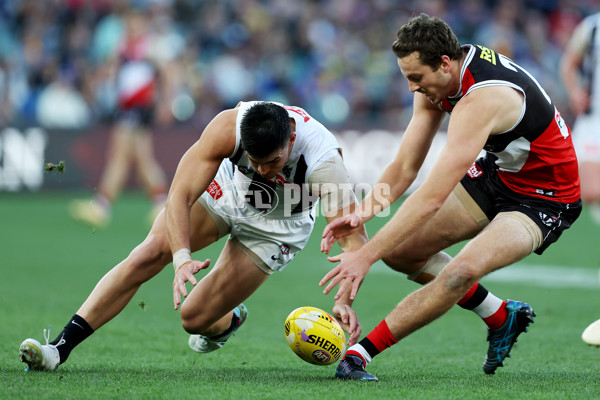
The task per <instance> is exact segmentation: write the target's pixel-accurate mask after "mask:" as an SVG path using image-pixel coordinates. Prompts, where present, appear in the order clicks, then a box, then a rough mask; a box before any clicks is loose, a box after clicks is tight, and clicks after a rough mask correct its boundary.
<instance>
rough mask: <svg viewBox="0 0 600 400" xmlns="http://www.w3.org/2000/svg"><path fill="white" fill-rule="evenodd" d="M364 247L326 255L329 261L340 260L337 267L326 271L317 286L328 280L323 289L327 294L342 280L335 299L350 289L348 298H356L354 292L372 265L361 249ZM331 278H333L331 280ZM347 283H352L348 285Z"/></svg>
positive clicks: (356, 291)
mask: <svg viewBox="0 0 600 400" xmlns="http://www.w3.org/2000/svg"><path fill="white" fill-rule="evenodd" d="M363 249H364V248H361V249H360V250H356V251H350V252H346V253H342V254H338V255H337V256H334V257H327V260H329V261H331V262H340V261H341V262H340V263H339V264H338V265H337V267H335V268H333V269H332V270H331V271H329V272H328V273H327V275H325V276H324V277H323V279H321V281H320V282H319V286H324V285H325V284H326V283H327V282H328V281H330V280H331V282H329V284H328V285H327V287H326V288H325V289H324V290H323V294H328V293H329V292H330V291H331V290H332V289H333V288H334V287H335V286H336V285H337V284H338V283H340V282H341V281H342V280H343V281H344V283H342V284H341V285H340V287H339V289H338V291H337V293H336V295H335V299H336V300H339V299H340V298H341V297H342V294H344V293H345V292H346V290H348V289H350V300H354V299H355V298H356V293H358V289H359V288H360V285H361V283H362V281H363V280H364V279H365V276H366V275H367V273H368V272H369V269H370V268H371V265H373V262H374V261H370V260H369V259H368V258H367V257H366V255H365V252H364V251H362V250H363ZM332 278H333V280H332ZM348 285H352V286H351V287H348Z"/></svg>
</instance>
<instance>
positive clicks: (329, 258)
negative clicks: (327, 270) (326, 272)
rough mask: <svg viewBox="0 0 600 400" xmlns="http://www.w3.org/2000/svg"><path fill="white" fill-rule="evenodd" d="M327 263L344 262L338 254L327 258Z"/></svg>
mask: <svg viewBox="0 0 600 400" xmlns="http://www.w3.org/2000/svg"><path fill="white" fill-rule="evenodd" d="M327 261H329V262H332V263H334V262H338V261H342V255H341V254H338V255H337V256H329V257H327Z"/></svg>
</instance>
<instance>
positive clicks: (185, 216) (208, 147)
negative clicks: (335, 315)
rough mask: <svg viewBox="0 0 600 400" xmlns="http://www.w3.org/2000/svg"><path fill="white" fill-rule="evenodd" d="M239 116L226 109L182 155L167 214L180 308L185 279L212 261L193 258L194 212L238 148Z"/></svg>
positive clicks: (176, 299)
mask: <svg viewBox="0 0 600 400" xmlns="http://www.w3.org/2000/svg"><path fill="white" fill-rule="evenodd" d="M236 116H237V110H227V111H223V112H221V113H220V114H219V115H217V116H216V117H215V118H214V119H213V120H212V121H211V122H210V123H209V124H208V126H207V127H206V129H204V132H203V133H202V136H201V137H200V139H199V140H198V141H197V142H196V143H194V144H193V145H192V146H191V147H190V148H189V149H188V151H187V152H186V153H185V154H184V155H183V157H182V158H181V161H180V162H179V165H178V166H177V171H176V172H175V177H174V178H173V183H172V184H171V188H170V189H169V195H168V197H167V202H166V206H165V216H166V229H167V236H168V238H169V245H170V247H171V251H172V253H173V265H174V267H175V271H176V273H175V278H174V280H173V303H174V306H175V309H178V308H179V304H180V296H181V295H183V296H184V297H186V296H187V290H186V288H185V283H186V282H188V281H189V282H191V283H192V284H194V285H195V282H196V279H195V278H194V274H195V273H197V272H198V271H200V270H201V269H204V268H206V267H208V264H209V263H210V260H206V261H204V262H200V261H192V258H191V253H192V251H193V250H191V248H192V247H191V245H190V212H191V208H192V206H193V205H194V204H195V203H196V201H198V198H199V197H200V196H201V194H202V193H203V192H204V191H205V190H206V188H207V187H208V185H209V184H210V183H211V181H212V180H213V179H214V177H215V175H216V174H217V171H218V169H219V166H220V165H221V162H222V161H223V159H225V158H227V157H230V156H231V154H232V153H233V151H234V149H235V143H236V139H235V119H236ZM186 264H189V265H186Z"/></svg>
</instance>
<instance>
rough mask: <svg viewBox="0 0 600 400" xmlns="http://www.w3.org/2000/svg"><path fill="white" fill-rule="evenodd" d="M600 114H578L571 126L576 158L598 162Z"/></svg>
mask: <svg viewBox="0 0 600 400" xmlns="http://www.w3.org/2000/svg"><path fill="white" fill-rule="evenodd" d="M599 129H600V116H598V115H580V116H578V117H577V120H576V121H575V125H574V126H573V144H574V145H575V152H576V153H577V159H578V160H579V162H580V163H582V162H600V130H599Z"/></svg>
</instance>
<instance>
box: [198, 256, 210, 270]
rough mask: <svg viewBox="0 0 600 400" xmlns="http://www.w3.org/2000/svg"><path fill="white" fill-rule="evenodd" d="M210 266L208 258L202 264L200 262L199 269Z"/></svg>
mask: <svg viewBox="0 0 600 400" xmlns="http://www.w3.org/2000/svg"><path fill="white" fill-rule="evenodd" d="M209 265H210V258H207V259H206V260H204V262H202V264H201V265H200V269H206V268H208V266H209Z"/></svg>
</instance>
